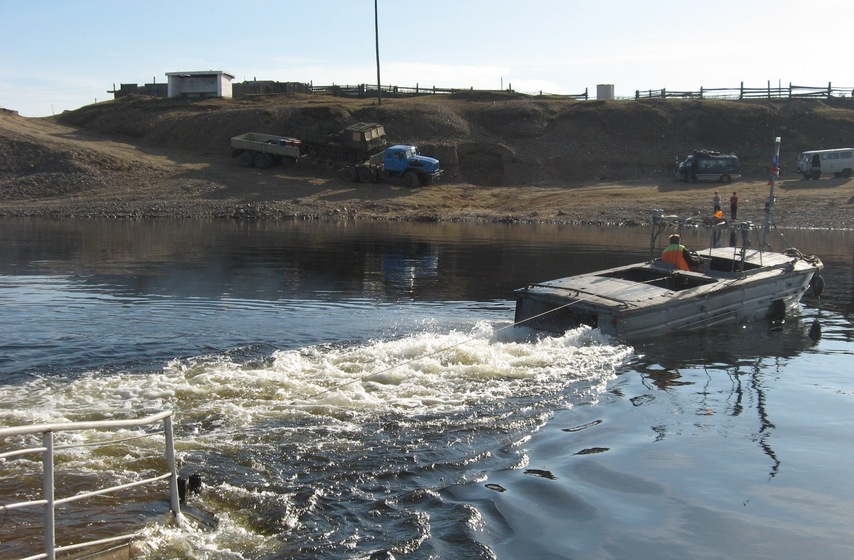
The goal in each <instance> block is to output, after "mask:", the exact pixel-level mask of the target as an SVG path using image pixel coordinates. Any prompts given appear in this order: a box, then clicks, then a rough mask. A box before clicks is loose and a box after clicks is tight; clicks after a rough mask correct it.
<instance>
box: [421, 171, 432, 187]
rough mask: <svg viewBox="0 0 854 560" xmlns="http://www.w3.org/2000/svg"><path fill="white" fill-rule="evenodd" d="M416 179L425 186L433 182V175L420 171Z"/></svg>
mask: <svg viewBox="0 0 854 560" xmlns="http://www.w3.org/2000/svg"><path fill="white" fill-rule="evenodd" d="M418 179H419V180H420V181H421V184H422V185H424V186H425V187H427V186H430V185H432V184H433V176H432V175H428V174H427V173H422V174H421V176H420V177H419V178H418Z"/></svg>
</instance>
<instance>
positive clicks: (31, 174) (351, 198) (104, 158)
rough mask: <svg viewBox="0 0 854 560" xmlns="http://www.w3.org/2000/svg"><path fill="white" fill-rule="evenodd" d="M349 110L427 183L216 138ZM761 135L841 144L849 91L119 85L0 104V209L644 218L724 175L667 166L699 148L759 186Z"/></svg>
mask: <svg viewBox="0 0 854 560" xmlns="http://www.w3.org/2000/svg"><path fill="white" fill-rule="evenodd" d="M358 121H368V122H379V123H382V124H383V125H384V126H385V129H386V132H387V134H388V137H389V140H390V141H392V142H405V143H414V144H417V145H418V146H419V147H420V149H421V151H422V152H423V153H425V154H427V155H432V156H435V157H437V158H438V159H440V161H441V162H442V166H443V167H444V168H445V170H446V172H445V175H444V177H443V179H442V182H441V184H440V185H436V186H433V187H429V188H424V189H416V190H414V191H407V190H402V189H401V188H400V186H399V185H397V184H378V185H353V184H347V183H342V182H341V181H340V180H339V179H337V177H336V176H335V173H334V172H330V171H326V170H324V169H320V168H317V166H312V165H310V164H309V165H304V166H302V165H301V166H298V167H297V168H294V169H285V168H281V167H278V168H271V169H268V170H263V171H261V170H255V169H243V168H240V167H239V165H237V162H236V161H235V160H233V159H232V158H231V157H230V155H231V150H230V146H229V143H228V140H229V138H230V137H231V136H234V135H237V134H241V133H244V132H248V131H254V132H267V133H271V134H284V135H289V136H300V135H304V134H309V133H316V132H329V131H335V130H339V129H341V128H343V127H344V126H346V125H347V124H351V123H354V122H358ZM775 136H781V137H782V138H783V144H782V151H781V156H782V162H783V168H784V171H785V170H787V169H788V170H791V169H792V167H793V166H794V160H795V157H796V155H797V153H798V152H800V151H802V150H806V149H819V148H829V147H841V146H850V145H854V99H848V98H846V99H836V100H832V101H827V100H813V99H795V100H773V101H770V100H769V101H721V100H673V99H667V100H665V99H651V100H639V101H634V100H632V101H607V102H604V101H573V100H566V99H560V98H554V97H544V98H539V97H530V96H515V95H511V94H482V93H481V94H478V93H471V94H455V95H451V96H435V97H421V98H414V99H402V100H398V99H384V100H383V102H382V104H381V105H377V104H376V101H375V100H346V99H337V98H330V97H319V96H305V95H298V94H294V95H279V96H266V97H265V96H262V97H255V98H251V99H241V100H198V101H184V100H164V99H153V98H124V99H121V100H117V101H111V102H106V103H99V104H95V105H90V106H86V107H83V108H81V109H78V110H76V111H70V112H65V113H63V114H62V115H59V116H57V117H53V118H49V119H24V118H22V117H18V116H16V115H14V114H11V113H8V112H7V113H6V114H3V115H0V215H2V214H6V215H21V214H35V215H39V214H45V213H47V214H52V215H69V214H76V215H79V214H80V213H81V212H83V213H88V214H92V215H102V214H103V215H118V216H124V215H127V216H162V215H186V216H196V215H214V216H218V215H219V216H224V215H245V213H246V212H247V211H248V212H250V213H251V214H259V215H272V216H280V217H293V216H297V215H304V216H330V215H331V216H337V215H340V214H344V215H347V216H351V215H352V216H353V217H386V218H416V219H487V220H492V219H511V220H517V219H520V220H557V221H593V222H601V221H612V220H617V221H627V220H628V221H630V220H631V219H633V218H634V215H632V216H627V214H626V213H627V212H628V213H631V212H633V211H636V209H634V208H632V205H636V206H638V207H639V208H640V209H642V212H643V213H644V214H647V213H648V209H649V208H650V205H651V204H654V203H663V204H664V205H666V207H667V208H668V209H670V208H674V207H676V208H674V209H676V210H683V211H690V212H697V211H701V210H705V207H706V206H707V204H706V203H707V202H708V200H710V197H711V192H712V191H713V190H714V189H715V188H720V189H721V190H722V191H725V190H728V189H729V186H726V185H714V184H698V185H686V184H682V183H678V182H676V181H674V180H673V179H672V176H671V174H672V168H673V165H674V163H675V161H676V159H677V158H678V157H684V156H685V155H686V154H687V153H689V152H690V151H692V150H694V149H699V148H708V149H716V150H720V151H726V152H734V153H736V154H737V155H738V156H739V158H740V159H741V161H742V171H743V176H744V179H743V181H741V182H740V183H735V184H733V187H738V189H739V190H740V191H742V192H745V193H748V195H749V196H751V197H752V198H756V199H757V200H758V199H760V198H761V197H763V196H764V194H763V191H764V192H765V194H767V191H766V190H765V183H766V181H767V177H768V169H769V163H770V159H771V156H772V155H773V139H774V137H775ZM783 178H784V179H785V181H784V182H783V183H784V184H782V185H781V188H782V189H785V188H786V185H788V184H789V183H791V185H790V187H789V188H790V189H791V193H792V194H793V195H794V194H797V193H798V192H800V191H802V190H804V189H806V188H809V189H811V192H812V193H813V194H812V195H810V196H811V197H813V198H816V199H817V202H821V201H822V200H825V198H827V201H826V204H827V210H828V211H830V210H832V211H834V212H836V215H834V216H831V217H828V218H827V219H831V218H832V219H834V220H840V219H841V220H843V221H844V220H849V218H850V217H851V213H850V211H851V208H850V206H851V205H849V204H848V202H849V199H850V198H851V196H852V194H854V193H852V191H851V184H849V181H846V180H842V179H828V180H825V181H819V182H811V181H803V180H802V179H800V178H797V177H793V176H792V175H791V174H789V175H785V174H784V176H783ZM629 186H631V187H632V190H631V191H630V192H628V193H624V192H622V191H621V190H620V189H621V188H627V187H629ZM816 187H820V188H816ZM753 188H755V189H756V193H755V195H753V194H750V193H751V189H753ZM354 189H355V190H354ZM582 192H585V193H587V194H585V195H584V196H583V197H582V196H581V195H582ZM594 192H595V193H598V195H594V194H592V193H594ZM514 193H515V194H514ZM603 193H608V194H607V197H606V198H605V199H604V200H607V201H608V203H607V204H605V205H603V204H602V203H601V202H598V203H594V206H592V207H591V209H594V208H595V209H597V210H598V212H599V214H601V215H602V216H603V217H600V218H595V217H594V218H591V217H590V216H585V215H582V213H583V212H582V211H583V210H584V204H588V203H591V201H593V200H595V199H596V197H597V196H605V195H604V194H603ZM813 195H815V196H813ZM656 197H657V198H656ZM514 201H515V204H514ZM87 205H88V206H87ZM845 205H847V206H848V208H841V209H840V208H839V207H840V206H845ZM611 206H613V207H611ZM238 207H239V208H238ZM87 209H88V211H87ZM620 210H622V212H617V211H620ZM611 211H613V212H616V213H615V214H614V215H613V216H611V215H610V214H609V212H611ZM241 212H242V213H241ZM613 212H611V213H613ZM840 212H841V214H839V213H840ZM847 223H848V224H850V223H851V222H850V221H848V222H847ZM813 225H819V226H821V225H822V224H813ZM837 227H838V226H837Z"/></svg>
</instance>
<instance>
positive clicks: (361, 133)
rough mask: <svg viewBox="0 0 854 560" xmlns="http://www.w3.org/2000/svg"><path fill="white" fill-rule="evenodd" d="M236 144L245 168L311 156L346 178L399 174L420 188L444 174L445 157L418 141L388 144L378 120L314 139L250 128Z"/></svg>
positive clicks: (362, 179)
mask: <svg viewBox="0 0 854 560" xmlns="http://www.w3.org/2000/svg"><path fill="white" fill-rule="evenodd" d="M231 148H232V154H231V155H232V157H237V158H239V159H240V164H241V165H243V166H244V167H253V166H254V167H258V168H260V169H266V168H267V167H269V166H270V165H273V164H284V165H293V164H295V163H297V162H298V161H300V160H302V159H306V160H313V161H317V162H322V163H325V164H326V165H327V166H331V165H335V166H340V167H339V171H338V173H339V176H340V177H341V178H342V179H344V180H346V181H355V182H360V183H373V182H375V181H377V180H380V179H395V180H400V181H403V183H404V184H405V185H406V186H408V187H416V186H418V185H429V184H431V183H432V182H433V181H434V180H436V179H437V178H438V177H439V176H441V174H442V169H441V168H440V166H439V160H437V159H434V158H430V157H426V156H422V155H421V154H419V153H418V149H417V148H416V147H415V146H412V145H408V144H397V145H394V146H391V147H386V139H385V131H384V129H383V127H382V125H378V124H375V123H356V124H355V125H351V126H349V127H347V128H345V129H344V130H342V131H340V132H338V133H336V134H333V135H329V136H326V137H314V138H311V137H306V138H293V137H290V136H278V135H275V134H262V133H260V132H247V133H245V134H241V135H239V136H234V137H233V138H231Z"/></svg>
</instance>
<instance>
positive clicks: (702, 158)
mask: <svg viewBox="0 0 854 560" xmlns="http://www.w3.org/2000/svg"><path fill="white" fill-rule="evenodd" d="M676 176H677V177H680V178H681V179H682V180H683V181H685V182H686V183H687V182H688V181H691V182H692V183H696V182H697V181H717V182H720V183H729V182H730V181H732V180H733V179H738V178H740V177H741V162H739V161H738V157H736V155H735V154H722V153H720V152H715V151H712V150H695V151H694V152H693V153H691V154H689V155H688V157H686V158H685V160H684V161H682V162H680V163H679V164H677V166H676Z"/></svg>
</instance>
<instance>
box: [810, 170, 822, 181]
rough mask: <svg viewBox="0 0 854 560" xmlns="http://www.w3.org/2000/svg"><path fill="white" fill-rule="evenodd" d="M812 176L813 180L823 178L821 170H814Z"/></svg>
mask: <svg viewBox="0 0 854 560" xmlns="http://www.w3.org/2000/svg"><path fill="white" fill-rule="evenodd" d="M810 176H811V177H812V178H813V179H818V178H819V177H821V169H813V170H812V173H811V174H810Z"/></svg>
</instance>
